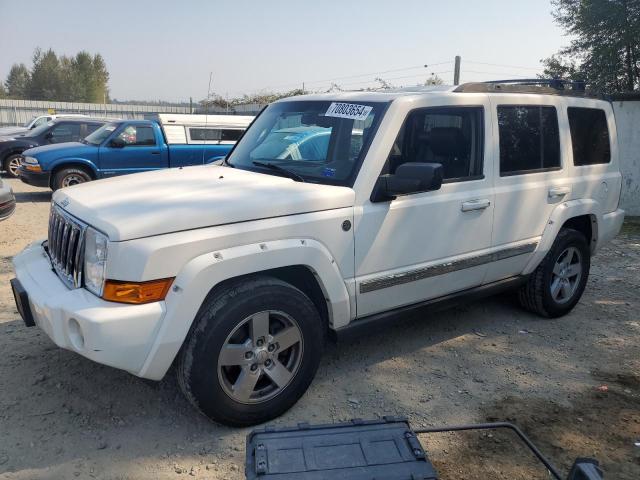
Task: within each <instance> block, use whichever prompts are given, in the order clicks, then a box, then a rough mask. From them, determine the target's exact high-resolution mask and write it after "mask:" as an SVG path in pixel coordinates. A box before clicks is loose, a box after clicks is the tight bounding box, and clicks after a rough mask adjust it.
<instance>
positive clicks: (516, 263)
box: [487, 94, 571, 282]
mask: <svg viewBox="0 0 640 480" xmlns="http://www.w3.org/2000/svg"><path fill="white" fill-rule="evenodd" d="M491 102H492V116H493V124H494V132H495V136H496V138H495V139H494V147H495V155H494V158H495V171H496V178H495V210H494V227H493V235H492V245H493V247H494V250H495V255H496V257H495V261H493V262H492V263H491V265H490V267H489V270H488V272H487V281H488V282H491V281H496V280H500V279H503V278H508V277H512V276H515V275H518V274H520V273H521V272H522V271H523V269H524V267H525V266H526V264H527V262H528V261H529V259H530V258H531V255H532V253H533V251H534V249H535V248H536V246H537V244H538V242H539V241H540V238H541V236H542V234H543V232H544V229H545V227H546V225H547V222H548V221H549V218H550V216H551V213H552V212H553V210H554V209H555V208H556V207H557V206H558V205H559V204H560V203H562V202H563V201H565V200H567V199H569V198H570V196H571V183H570V182H569V181H568V179H567V169H566V163H567V153H568V152H567V145H568V140H569V139H568V129H567V128H564V127H565V126H566V124H567V122H566V112H565V108H564V100H563V99H561V98H555V97H550V96H539V95H538V96H535V95H511V94H510V95H504V96H501V95H496V96H492V97H491ZM561 126H563V128H561Z"/></svg>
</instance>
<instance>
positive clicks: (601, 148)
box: [568, 107, 611, 166]
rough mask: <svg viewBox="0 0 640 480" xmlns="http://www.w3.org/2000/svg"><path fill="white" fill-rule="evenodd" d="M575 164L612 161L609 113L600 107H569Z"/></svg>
mask: <svg viewBox="0 0 640 480" xmlns="http://www.w3.org/2000/svg"><path fill="white" fill-rule="evenodd" d="M568 114H569V129H570V130H571V145H572V146H573V164H574V165H576V166H582V165H597V164H599V163H609V162H610V161H611V146H610V144H609V127H608V126H607V115H606V114H605V113H604V110H600V109H598V108H576V107H569V109H568Z"/></svg>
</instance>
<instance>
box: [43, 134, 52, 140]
mask: <svg viewBox="0 0 640 480" xmlns="http://www.w3.org/2000/svg"><path fill="white" fill-rule="evenodd" d="M44 138H46V139H47V140H51V139H52V138H53V132H47V134H46V135H45V136H44Z"/></svg>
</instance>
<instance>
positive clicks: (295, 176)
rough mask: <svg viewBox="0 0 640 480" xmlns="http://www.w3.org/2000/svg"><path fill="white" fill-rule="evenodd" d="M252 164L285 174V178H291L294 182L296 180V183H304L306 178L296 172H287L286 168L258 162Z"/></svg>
mask: <svg viewBox="0 0 640 480" xmlns="http://www.w3.org/2000/svg"><path fill="white" fill-rule="evenodd" d="M252 163H253V164H254V165H256V166H258V167H264V168H268V169H269V170H274V171H276V172H280V173H283V174H284V175H285V176H287V177H289V178H290V179H292V180H295V181H296V182H304V178H303V177H302V176H301V175H298V174H297V173H296V172H292V171H291V170H287V169H286V168H282V167H281V166H280V165H276V164H274V163H267V162H258V161H253V162H252Z"/></svg>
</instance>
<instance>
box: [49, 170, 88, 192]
mask: <svg viewBox="0 0 640 480" xmlns="http://www.w3.org/2000/svg"><path fill="white" fill-rule="evenodd" d="M90 181H91V175H89V174H88V173H87V172H86V171H85V170H83V169H81V168H76V167H71V168H63V169H62V170H60V171H59V172H57V173H56V174H55V175H54V176H53V185H52V189H53V191H56V190H59V189H61V188H65V187H71V186H73V185H79V184H80V183H85V182H90Z"/></svg>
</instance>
